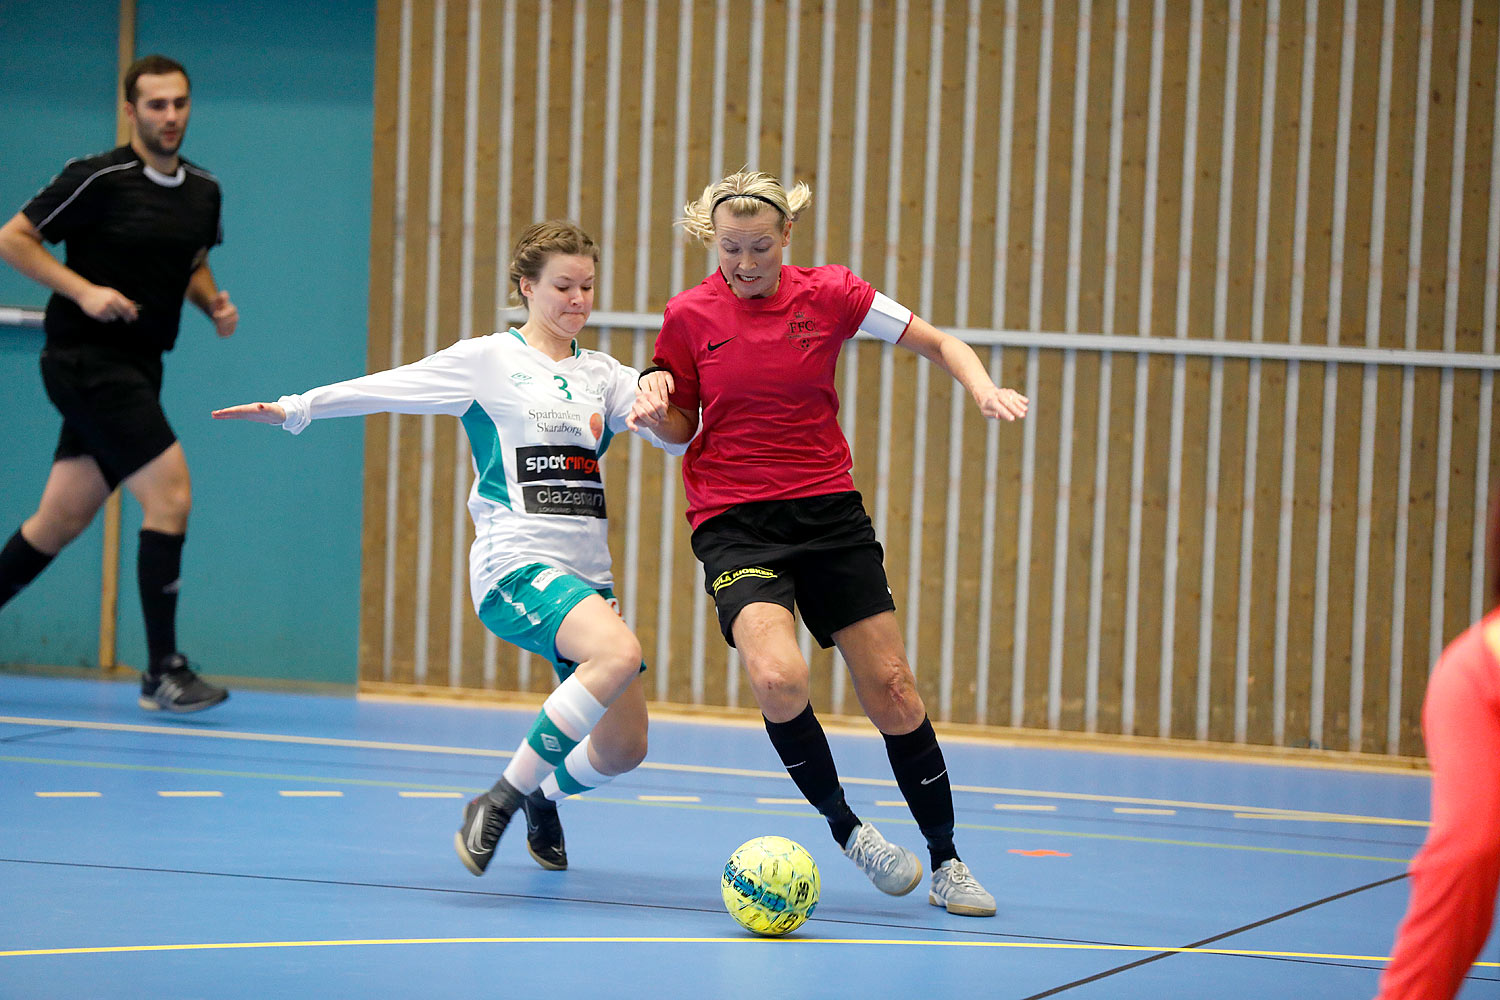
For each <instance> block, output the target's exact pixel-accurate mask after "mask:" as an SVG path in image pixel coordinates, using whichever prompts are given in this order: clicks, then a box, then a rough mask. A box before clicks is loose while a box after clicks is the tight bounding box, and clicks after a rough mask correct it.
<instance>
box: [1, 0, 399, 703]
mask: <svg viewBox="0 0 1500 1000" xmlns="http://www.w3.org/2000/svg"><path fill="white" fill-rule="evenodd" d="M23 6H27V7H30V6H31V5H23ZM60 7H62V8H65V9H66V13H65V16H63V17H59V16H58V12H59V8H60ZM37 8H38V10H37V11H36V12H27V11H20V12H17V13H16V14H14V15H13V14H10V13H7V14H5V15H3V16H0V20H3V21H4V30H3V31H0V57H3V58H0V96H3V97H4V98H5V99H7V106H9V107H12V108H21V107H25V108H27V109H29V110H28V114H26V115H22V116H15V117H14V118H10V117H8V118H7V119H6V121H5V122H4V123H0V142H3V143H4V146H3V147H0V148H4V149H6V150H7V154H6V155H5V156H4V157H3V158H0V211H3V212H4V213H5V214H6V216H7V217H8V215H9V214H10V213H12V212H14V211H15V209H16V208H19V207H20V205H21V204H22V203H23V202H24V201H25V200H26V198H28V197H29V196H30V195H31V193H32V192H34V191H35V190H36V188H38V187H39V186H41V185H42V184H43V183H45V182H46V181H47V180H48V179H49V178H50V177H51V176H52V175H53V174H54V173H56V171H57V170H58V169H59V168H60V167H61V166H62V164H63V163H64V162H65V161H66V160H67V159H68V158H69V157H71V156H77V155H80V154H83V153H87V152H92V151H96V150H100V149H105V148H108V147H109V146H110V145H111V144H112V139H113V129H114V105H113V96H112V95H113V92H114V87H115V83H114V59H115V55H114V53H115V38H116V30H117V24H116V17H117V12H118V4H116V3H114V2H93V3H89V2H83V0H69V2H66V3H63V4H48V5H46V6H45V8H42V7H41V5H37ZM44 15H45V16H44ZM57 24H66V25H67V28H68V30H67V34H66V36H64V34H63V32H62V31H61V30H58V29H55V28H53V27H51V26H52V25H57ZM374 36H375V4H374V0H366V2H361V3H342V4H339V5H328V6H326V7H325V6H324V5H304V4H299V3H295V2H291V0H258V2H254V3H243V2H229V0H223V2H187V3H160V2H154V0H141V2H140V3H139V4H138V8H137V24H136V39H137V45H136V50H137V52H139V53H142V54H144V53H148V52H162V53H165V54H167V55H170V56H172V57H173V58H175V59H177V60H179V61H180V62H182V63H183V64H184V65H185V66H186V67H187V69H188V72H189V74H190V75H191V77H192V81H193V117H192V121H191V123H190V125H189V129H188V135H187V139H186V142H185V143H184V146H183V152H184V154H185V155H186V156H188V158H190V159H192V160H194V161H195V162H197V163H199V164H201V165H203V166H204V167H206V168H207V169H209V170H211V171H212V172H213V173H215V174H216V175H217V176H218V177H219V180H220V182H221V183H222V185H223V188H224V228H225V243H224V245H223V246H221V247H219V248H218V249H216V250H215V251H214V253H213V254H212V256H211V258H210V264H211V265H212V267H213V269H214V273H215V275H216V277H217V278H218V281H219V284H220V286H221V287H223V288H225V289H227V290H228V291H229V292H230V295H231V297H232V298H233V299H234V301H235V303H236V304H237V305H238V307H239V310H240V327H239V331H238V332H237V333H236V334H235V335H234V337H232V338H230V339H229V340H226V341H220V340H218V338H216V337H215V336H214V335H213V330H212V327H211V325H210V324H209V323H208V321H207V320H206V319H205V318H204V317H203V316H202V315H201V314H200V313H198V312H197V311H196V310H194V309H192V308H188V309H187V310H185V311H184V319H183V326H182V335H181V337H180V338H179V341H178V346H177V349H176V350H175V351H173V352H172V353H171V354H170V355H168V357H167V364H166V387H165V389H164V391H163V400H164V404H165V407H166V411H167V414H168V416H169V417H170V418H171V420H172V423H173V426H174V427H175V428H176V430H177V433H178V436H179V438H180V439H181V441H182V444H183V447H184V449H185V450H186V452H187V455H188V463H189V466H190V467H191V469H192V474H193V495H194V507H193V514H192V519H191V523H190V526H189V528H188V544H187V547H186V549H185V552H184V565H183V591H182V599H181V605H180V611H179V624H178V632H179V641H180V645H181V647H182V649H183V650H184V651H185V652H187V654H188V655H189V656H190V657H191V658H192V659H194V660H195V661H196V662H197V663H199V664H200V666H201V667H202V669H203V670H204V671H205V672H207V673H210V674H213V675H216V676H236V675H238V676H246V677H260V678H271V679H285V680H299V681H319V682H334V683H348V684H352V683H354V681H355V679H356V677H357V665H356V655H357V648H358V634H357V629H358V617H359V616H358V597H359V556H360V548H359V547H360V518H361V497H360V491H361V480H362V477H361V468H362V459H363V427H362V425H361V423H360V422H359V421H337V422H335V423H333V424H331V425H330V426H329V427H328V428H326V429H325V430H324V433H320V434H317V435H312V436H309V437H306V438H304V439H295V440H294V439H292V438H291V437H290V436H288V435H286V434H285V433H283V432H281V431H279V430H276V429H274V428H267V427H258V426H249V425H243V424H219V423H214V422H213V421H211V420H210V419H209V417H208V413H209V411H210V410H211V409H213V408H215V407H217V406H223V405H226V404H229V403H235V402H244V401H249V400H256V399H267V398H269V399H274V398H275V397H276V396H278V395H280V394H281V393H283V392H292V391H296V390H299V389H302V388H306V387H308V386H310V385H316V384H320V383H322V382H328V381H334V380H337V379H341V378H347V377H349V376H351V375H353V374H358V373H359V372H362V371H364V358H365V318H366V303H367V299H368V277H367V275H368V260H369V219H370V163H371V131H372V127H373V92H374V51H375V38H374ZM80 39H82V42H80ZM6 271H7V273H5V274H4V275H0V303H4V304H8V305H14V304H25V305H40V304H42V302H44V301H45V297H46V296H45V294H44V293H43V292H42V290H41V289H40V288H37V287H36V286H32V285H29V284H28V283H27V282H26V281H25V280H24V279H21V278H19V277H18V276H16V275H15V274H14V273H10V272H8V269H6ZM40 345H41V337H40V335H38V334H27V333H18V332H16V331H14V330H0V378H3V379H4V384H5V385H6V386H7V387H8V389H9V390H10V391H8V392H7V393H6V394H5V398H4V399H0V421H4V426H6V427H7V431H8V436H10V437H11V438H12V439H13V441H14V446H8V447H7V451H8V452H11V453H12V454H13V455H15V456H16V457H15V458H12V459H11V460H9V461H7V462H6V463H5V471H4V473H3V485H0V533H3V534H4V535H6V536H8V535H9V534H10V532H11V531H13V530H14V528H15V526H16V525H17V524H18V523H19V521H20V520H21V519H22V518H24V517H25V516H26V515H27V514H29V513H30V511H31V510H32V509H34V506H35V503H36V499H37V497H38V496H39V494H40V489H41V486H42V483H43V481H44V479H45V476H46V471H47V469H46V467H47V464H48V462H49V460H50V456H51V449H52V445H53V443H54V442H55V439H56V434H57V427H58V418H57V416H56V414H55V412H54V411H52V410H51V408H50V407H49V406H48V405H47V403H46V399H45V396H44V395H43V393H42V390H41V385H40V379H39V377H38V376H37V373H36V353H37V351H38V349H39V348H40ZM124 520H125V524H124V538H125V545H124V549H123V552H122V558H121V564H120V570H121V572H120V582H121V587H120V613H119V644H118V650H119V657H120V660H121V662H123V663H126V664H132V665H139V664H140V663H141V661H142V660H143V659H144V655H145V653H144V650H145V639H144V633H143V630H142V627H141V621H140V604H139V599H138V596H137V593H136V589H135V538H136V532H137V531H138V530H139V526H140V510H139V508H138V507H137V506H136V505H135V503H134V501H133V500H131V499H129V498H128V497H127V499H126V501H125V519H124ZM101 546H102V542H101V541H100V531H99V528H98V526H97V525H96V526H95V527H94V528H92V529H91V530H90V532H89V533H88V534H87V535H85V536H84V537H83V538H81V539H80V540H79V541H78V542H76V543H75V544H74V545H73V546H72V547H70V548H69V549H68V550H66V551H65V552H64V553H63V554H62V556H60V557H59V559H58V560H57V562H56V563H54V565H53V566H52V567H50V568H49V569H48V571H47V573H45V574H44V575H43V577H42V578H41V579H39V580H38V581H37V582H36V584H34V585H33V586H32V587H31V588H29V589H28V590H27V591H26V592H25V593H23V594H22V595H21V596H19V597H18V598H16V599H15V600H14V601H13V602H11V604H9V605H7V606H6V607H5V608H4V609H3V610H0V663H43V664H78V663H93V662H95V661H96V659H95V658H96V647H97V601H98V589H99V569H98V566H99V560H100V551H101Z"/></svg>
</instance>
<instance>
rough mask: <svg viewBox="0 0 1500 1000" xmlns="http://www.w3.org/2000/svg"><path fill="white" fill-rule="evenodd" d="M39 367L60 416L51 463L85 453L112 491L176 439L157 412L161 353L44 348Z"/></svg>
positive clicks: (159, 394)
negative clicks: (61, 422) (146, 354)
mask: <svg viewBox="0 0 1500 1000" xmlns="http://www.w3.org/2000/svg"><path fill="white" fill-rule="evenodd" d="M41 367H42V384H43V385H44V386H45V387H46V389H47V398H48V399H50V400H52V405H53V406H55V407H57V410H58V412H59V413H61V414H62V418H63V425H62V431H61V433H59V434H58V437H57V450H56V451H55V452H53V454H52V458H53V460H54V461H58V460H61V459H65V458H78V457H80V456H85V455H86V456H88V457H89V458H92V459H93V460H94V461H95V462H97V463H99V471H100V472H102V473H104V479H105V481H106V482H107V483H109V485H110V487H111V488H113V487H116V486H118V485H120V483H121V481H123V480H124V479H127V478H128V477H130V476H131V475H132V474H134V473H135V472H137V471H139V470H140V469H141V467H142V466H144V465H146V463H148V462H150V461H151V460H152V459H154V458H156V457H157V456H158V455H160V454H161V453H162V452H164V451H166V450H167V449H168V448H170V447H171V446H172V443H173V442H174V441H176V440H177V435H176V434H175V433H174V432H173V431H172V426H171V425H170V424H169V423H167V416H166V414H165V413H163V412H162V409H161V375H162V369H161V356H160V355H148V356H144V357H143V356H139V355H131V354H118V353H114V352H110V351H101V350H99V349H98V348H94V347H78V348H74V347H53V346H47V347H44V348H43V349H42V358H41Z"/></svg>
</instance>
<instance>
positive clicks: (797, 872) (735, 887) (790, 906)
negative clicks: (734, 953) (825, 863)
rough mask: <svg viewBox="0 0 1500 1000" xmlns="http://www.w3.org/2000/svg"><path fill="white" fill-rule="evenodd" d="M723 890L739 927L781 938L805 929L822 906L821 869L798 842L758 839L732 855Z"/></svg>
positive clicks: (722, 881) (726, 868) (727, 904)
mask: <svg viewBox="0 0 1500 1000" xmlns="http://www.w3.org/2000/svg"><path fill="white" fill-rule="evenodd" d="M719 888H720V889H721V890H722V891H723V894H724V908H725V909H727V910H728V911H729V915H730V916H731V917H733V918H734V919H735V920H737V921H739V923H740V926H741V927H744V928H745V929H746V930H748V931H752V932H754V933H756V934H760V935H763V936H765V937H780V936H781V935H783V934H786V933H788V932H790V931H794V930H796V929H797V928H798V927H801V926H802V924H803V922H804V921H805V920H807V918H808V917H809V916H811V915H812V911H813V908H814V907H816V906H817V905H818V865H817V862H815V861H813V859H812V855H811V854H808V853H807V848H805V847H803V846H802V845H801V844H799V843H797V842H796V841H794V840H788V839H786V838H785V837H756V838H755V839H754V840H751V841H747V842H745V843H744V844H742V845H740V848H739V850H737V851H735V852H734V853H733V854H731V855H730V856H729V860H728V861H727V862H725V864H724V876H723V878H721V879H720V880H719Z"/></svg>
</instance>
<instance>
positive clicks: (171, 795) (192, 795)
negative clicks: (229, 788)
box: [156, 791, 224, 799]
mask: <svg viewBox="0 0 1500 1000" xmlns="http://www.w3.org/2000/svg"><path fill="white" fill-rule="evenodd" d="M156 794H157V795H160V796H161V797H162V798H164V799H222V798H223V797H224V793H223V792H206V791H205V792H157V793H156Z"/></svg>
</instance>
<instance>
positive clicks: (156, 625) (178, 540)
mask: <svg viewBox="0 0 1500 1000" xmlns="http://www.w3.org/2000/svg"><path fill="white" fill-rule="evenodd" d="M184 537H185V536H183V535H169V534H166V533H165V532H161V531H151V530H150V529H146V528H143V529H141V547H140V548H139V549H138V550H137V552H136V563H135V570H136V580H137V582H138V583H139V584H140V588H141V613H142V614H143V615H144V616H145V618H146V649H147V652H148V654H149V656H150V658H151V665H150V666H149V667H148V668H147V669H148V671H154V670H155V669H156V667H157V664H159V663H161V661H162V660H163V659H165V658H166V657H168V656H171V655H172V654H173V653H175V652H177V589H178V587H179V586H180V585H181V581H180V579H179V578H180V577H181V575H182V572H181V571H182V542H183V539H184Z"/></svg>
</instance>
